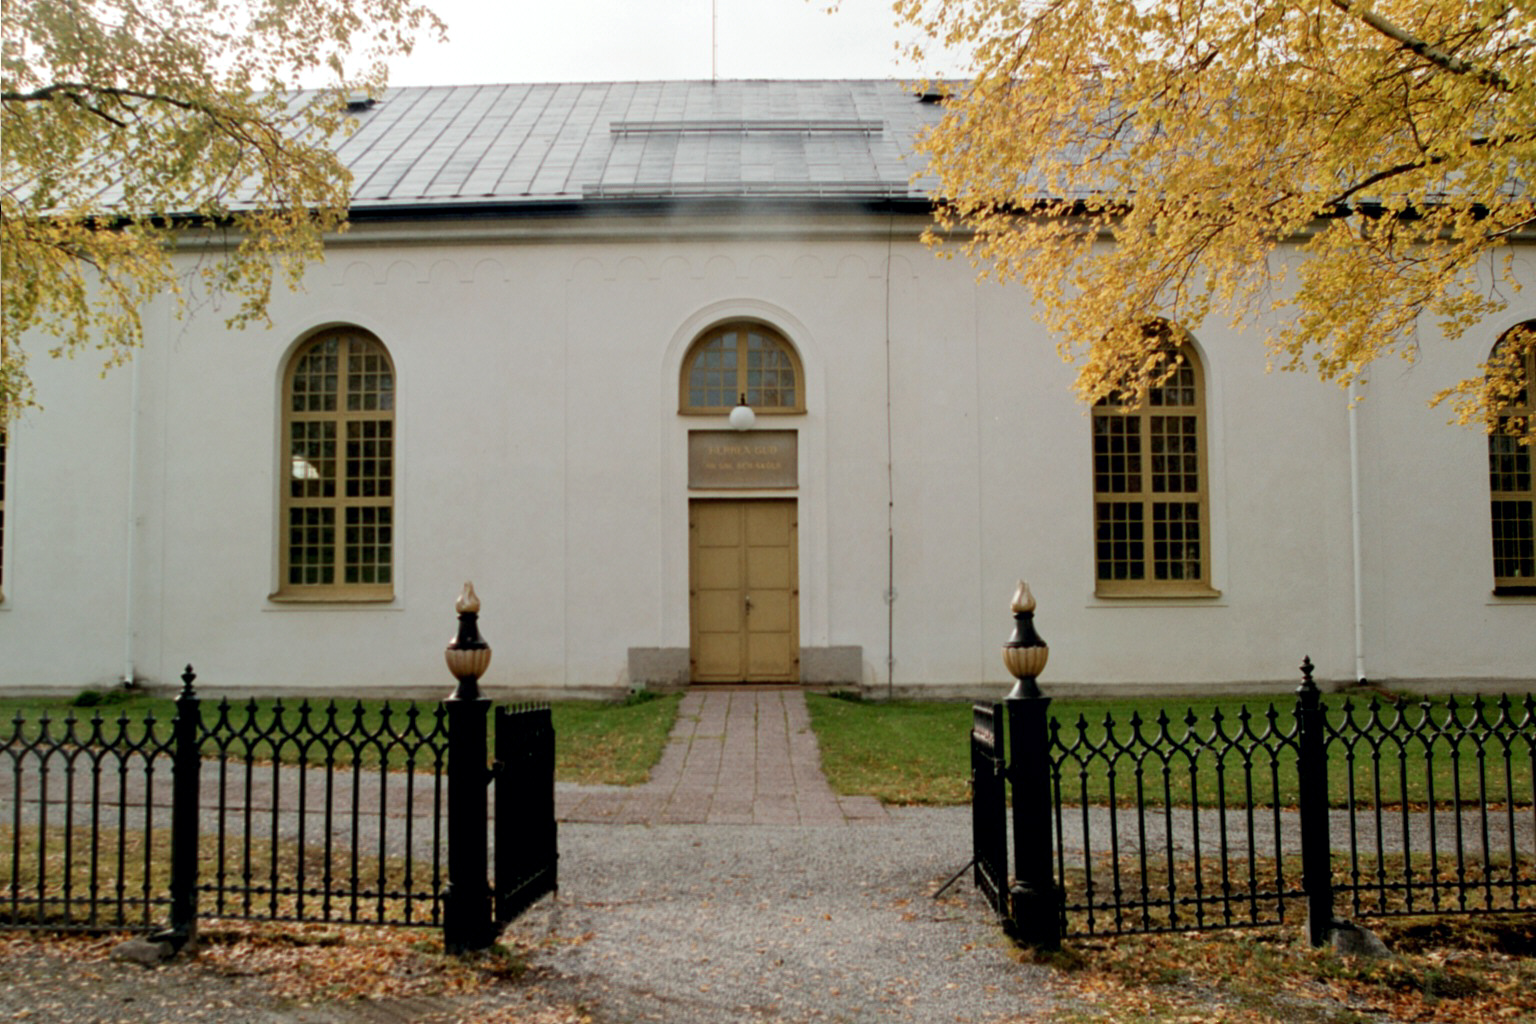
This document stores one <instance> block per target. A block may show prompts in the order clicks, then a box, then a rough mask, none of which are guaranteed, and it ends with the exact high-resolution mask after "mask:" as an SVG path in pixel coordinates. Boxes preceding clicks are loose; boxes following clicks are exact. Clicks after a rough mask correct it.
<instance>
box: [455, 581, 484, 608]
mask: <svg viewBox="0 0 1536 1024" xmlns="http://www.w3.org/2000/svg"><path fill="white" fill-rule="evenodd" d="M453 610H454V611H456V612H458V613H459V614H460V615H464V614H470V615H479V614H480V597H479V595H478V594H476V593H475V585H474V584H473V583H470V582H468V581H465V583H464V589H463V591H461V592H460V594H459V599H458V600H457V601H455V602H453Z"/></svg>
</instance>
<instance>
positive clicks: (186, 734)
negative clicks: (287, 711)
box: [154, 665, 203, 950]
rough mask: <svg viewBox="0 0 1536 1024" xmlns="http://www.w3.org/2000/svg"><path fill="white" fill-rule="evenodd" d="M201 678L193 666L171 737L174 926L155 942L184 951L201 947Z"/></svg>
mask: <svg viewBox="0 0 1536 1024" xmlns="http://www.w3.org/2000/svg"><path fill="white" fill-rule="evenodd" d="M196 678H197V674H196V673H195V672H193V671H192V666H191V665H188V666H187V670H186V671H185V672H183V673H182V674H181V683H182V687H181V693H180V694H179V695H178V696H177V698H176V717H175V719H174V720H173V726H172V732H171V736H172V743H173V748H172V753H171V884H170V890H171V920H170V927H169V928H168V929H167V930H166V931H163V932H160V933H158V934H156V935H155V936H154V938H156V939H157V940H159V941H162V942H169V943H170V944H171V946H172V947H173V948H175V949H178V950H179V949H181V947H183V946H185V945H187V944H188V943H193V944H196V941H197V831H198V820H197V818H198V802H199V791H200V789H201V785H200V784H201V781H202V766H203V752H202V750H201V749H199V743H198V733H199V732H200V731H201V728H202V720H201V711H200V707H201V703H202V702H201V701H199V700H198V696H197V692H196V691H195V690H193V689H192V681H193V680H194V679H196Z"/></svg>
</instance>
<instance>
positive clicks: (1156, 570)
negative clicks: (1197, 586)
mask: <svg viewBox="0 0 1536 1024" xmlns="http://www.w3.org/2000/svg"><path fill="white" fill-rule="evenodd" d="M1152 576H1153V578H1154V579H1159V580H1198V579H1199V578H1200V503H1199V502H1182V501H1181V502H1166V501H1158V502H1153V504H1152Z"/></svg>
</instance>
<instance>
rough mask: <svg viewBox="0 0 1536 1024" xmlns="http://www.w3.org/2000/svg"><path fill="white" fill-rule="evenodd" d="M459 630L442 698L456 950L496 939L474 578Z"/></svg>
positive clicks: (486, 703)
mask: <svg viewBox="0 0 1536 1024" xmlns="http://www.w3.org/2000/svg"><path fill="white" fill-rule="evenodd" d="M454 608H455V609H456V610H457V611H458V613H459V632H458V635H457V636H456V637H454V639H453V640H452V641H450V642H449V644H448V649H447V650H446V651H445V652H444V657H445V659H446V660H447V662H448V671H450V672H452V673H453V675H454V678H456V679H457V680H458V681H459V685H458V686H457V687H456V688H455V689H454V691H453V693H452V694H451V695H450V696H449V697H448V698H447V699H446V700H444V701H443V710H444V712H445V713H446V714H447V716H448V883H447V885H445V886H444V887H443V946H444V947H445V948H446V949H447V951H448V952H450V953H465V952H469V951H472V950H477V949H485V948H486V947H488V946H490V945H491V944H492V943H493V942H495V941H496V925H495V921H494V918H493V915H492V913H491V886H490V882H489V880H488V878H487V864H486V861H487V855H486V847H487V836H488V827H487V822H486V818H487V815H488V806H487V801H486V791H487V789H488V787H489V785H490V780H491V773H490V769H489V768H488V767H487V764H486V742H485V734H486V728H487V724H488V723H487V716H488V714H489V712H490V708H491V702H490V700H489V699H487V698H485V697H482V696H481V695H480V686H479V679H480V676H481V675H483V674H484V673H485V670H486V668H488V667H489V666H490V663H491V645H490V644H488V643H486V642H485V641H484V640H483V639H481V637H480V628H479V626H478V624H477V620H478V619H479V618H480V599H479V598H478V597H476V596H475V587H474V584H472V583H466V584H464V591H463V593H461V594H460V595H459V599H458V601H457V602H455V604H454Z"/></svg>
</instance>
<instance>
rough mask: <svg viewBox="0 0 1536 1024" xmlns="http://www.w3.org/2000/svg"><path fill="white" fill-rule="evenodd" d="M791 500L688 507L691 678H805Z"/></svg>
mask: <svg viewBox="0 0 1536 1024" xmlns="http://www.w3.org/2000/svg"><path fill="white" fill-rule="evenodd" d="M795 530H796V523H795V502H794V501H792V500H791V501H693V502H690V503H689V506H688V532H689V547H690V553H689V563H690V564H689V573H690V580H689V596H690V600H689V605H690V607H689V615H690V624H691V633H692V654H691V662H692V670H693V681H694V682H697V683H797V682H799V681H800V628H799V625H800V586H799V578H798V577H799V552H798V550H797V546H796V536H795Z"/></svg>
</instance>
